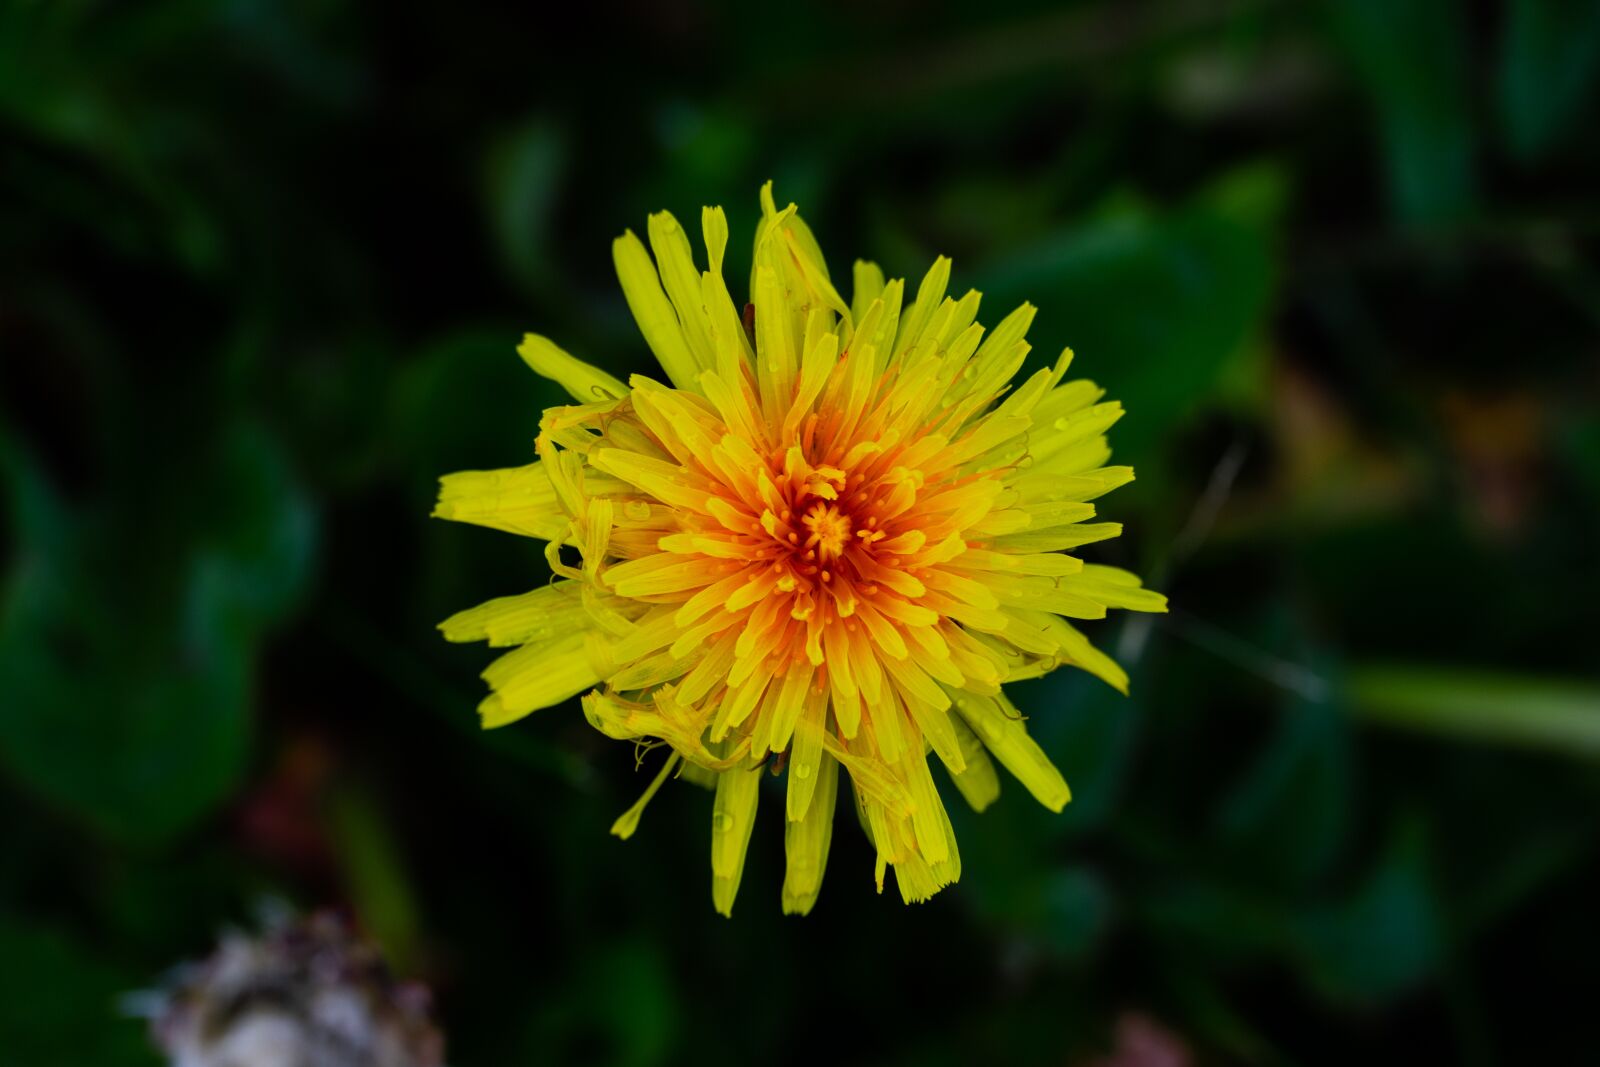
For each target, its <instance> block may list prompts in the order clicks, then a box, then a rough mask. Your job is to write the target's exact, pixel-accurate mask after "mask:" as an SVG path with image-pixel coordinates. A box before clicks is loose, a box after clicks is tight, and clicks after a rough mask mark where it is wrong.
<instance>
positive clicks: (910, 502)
mask: <svg viewBox="0 0 1600 1067" xmlns="http://www.w3.org/2000/svg"><path fill="white" fill-rule="evenodd" d="M761 206H762V218H761V222H760V223H759V224H758V226H757V231H756V239H755V260H754V267H753V270H752V272H751V280H750V292H751V303H750V304H749V305H746V306H745V308H744V310H743V312H742V313H741V311H740V309H739V308H738V307H737V306H736V305H735V304H734V302H733V298H732V296H731V295H730V293H729V291H728V287H727V285H726V283H725V282H724V281H723V277H722V260H723V252H724V250H725V248H726V246H727V240H728V226H727V221H726V219H725V218H724V216H723V213H722V209H721V208H706V209H705V210H704V212H703V213H702V217H701V228H702V232H703V234H704V239H705V244H706V251H707V257H708V265H709V269H708V270H705V271H701V270H700V269H699V268H698V267H697V266H696V265H695V262H694V258H693V254H692V252H691V249H690V245H689V240H688V237H687V236H686V235H685V234H684V231H683V229H682V227H681V226H679V225H678V222H677V220H676V219H674V218H673V217H672V216H671V215H670V214H667V213H666V212H662V213H661V214H658V215H653V216H651V217H650V222H649V227H648V236H649V239H650V247H649V249H648V250H647V249H646V248H645V245H644V243H643V242H641V241H640V240H639V238H638V237H636V236H634V234H633V233H632V232H631V231H630V232H628V233H625V234H624V235H623V236H622V237H619V238H617V240H616V242H615V245H614V246H613V253H614V256H615V260H616V266H617V276H618V277H619V279H620V280H621V282H622V290H623V293H624V295H625V296H626V298H627V302H628V307H629V308H630V309H631V310H632V312H633V315H634V317H635V319H637V321H638V323H639V329H640V332H641V333H642V334H643V335H644V339H645V341H646V343H647V344H649V346H650V349H651V351H652V352H654V353H655V356H656V359H657V360H658V361H659V362H660V364H661V367H662V370H663V371H664V372H665V376H666V381H665V382H661V381H656V380H654V379H652V378H648V377H644V376H642V375H636V376H634V377H633V378H632V379H631V380H630V381H629V382H627V383H626V384H625V383H623V382H621V381H619V380H618V379H616V378H614V377H612V376H611V375H609V374H607V373H605V372H604V371H602V370H600V369H598V368H596V367H592V366H590V365H589V364H587V363H585V362H583V361H582V360H579V359H576V358H574V357H573V356H571V355H569V354H568V353H566V352H565V351H563V350H562V349H561V348H559V347H557V346H556V345H555V344H554V343H553V342H552V341H550V340H548V339H547V338H544V337H540V336H538V335H536V334H529V335H528V336H527V337H526V338H525V339H524V341H523V343H522V346H521V347H520V348H519V349H518V352H519V353H520V354H521V356H522V358H523V359H524V360H525V361H527V363H528V365H529V366H530V367H532V368H533V370H535V371H536V372H538V373H539V374H541V375H544V376H545V377H547V378H550V379H551V380H553V381H555V382H558V383H560V384H561V385H562V386H563V387H565V388H566V390H567V391H568V392H569V393H571V394H572V396H573V398H574V400H575V401H576V403H575V404H573V405H571V406H568V407H557V408H551V409H550V410H548V411H546V412H545V413H544V417H543V419H542V420H541V422H540V432H539V436H538V439H537V442H536V450H537V453H538V460H537V461H536V462H534V463H530V464H528V465H526V466H522V467H513V468H509V469H506V470H497V471H465V472H462V473H460V474H452V475H449V476H447V477H445V478H444V479H443V480H442V484H441V489H440V493H439V503H438V507H437V508H436V509H435V511H434V514H435V515H437V516H439V517H440V518H446V519H455V520H458V521H461V522H471V523H477V524H479V525H483V526H491V527H494V528H496V529H500V530H507V531H510V532H512V533H517V534H524V535H527V536H530V537H537V538H540V539H542V540H545V541H547V542H548V544H547V546H546V558H547V559H548V561H549V564H550V568H551V570H552V571H554V572H555V574H556V578H557V580H555V581H554V582H553V583H551V584H549V585H546V586H543V587H541V588H538V589H535V590H533V591H532V592H529V593H524V594H522V595H520V596H511V597H503V598H501V599H498V600H491V601H489V602H488V603H487V604H483V605H480V606H479V607H476V608H472V609H470V610H468V611H464V612H461V613H460V614H457V615H455V616H452V617H451V618H450V619H448V620H446V621H445V622H444V623H443V624H442V626H441V629H442V630H443V631H444V634H445V636H446V637H447V638H449V639H450V640H452V641H487V642H489V644H491V645H494V646H500V647H513V651H510V652H507V653H506V654H504V655H503V656H501V657H500V658H499V659H498V660H496V661H495V662H494V663H493V664H491V665H490V666H489V668H488V670H486V671H485V672H484V677H485V679H487V681H488V682H489V685H490V688H491V693H490V695H489V697H488V698H487V699H485V700H484V702H483V703H482V705H480V707H479V711H480V712H481V714H482V718H483V724H484V725H485V726H486V727H490V726H502V725H505V724H506V723H510V722H513V721H515V720H517V719H519V718H521V717H522V716H524V715H526V714H528V713H529V712H531V711H534V710H537V709H539V708H545V707H549V706H551V705H554V704H558V703H560V702H561V701H564V700H567V699H568V698H570V697H573V696H576V695H578V694H580V693H582V694H585V695H584V697H583V710H584V714H585V715H586V716H587V717H588V719H589V721H590V723H592V724H593V725H594V726H595V728H596V729H598V730H600V731H602V732H603V733H605V734H607V735H608V736H611V737H615V738H619V739H627V740H634V741H640V740H645V741H651V742H664V743H665V744H666V745H667V746H669V747H670V750H671V753H670V755H669V756H668V758H667V761H666V763H665V764H664V765H663V766H662V768H661V769H660V771H659V773H658V774H657V775H656V777H655V779H654V781H652V783H651V784H650V786H649V788H648V789H647V790H646V791H645V794H644V796H643V797H641V798H640V800H639V803H638V804H636V805H634V807H633V808H630V809H629V810H628V811H627V812H625V813H624V814H623V816H622V817H621V818H619V819H618V820H617V822H616V824H615V825H614V826H613V827H612V831H613V832H614V833H616V834H617V835H619V836H621V837H624V838H625V837H628V836H629V835H631V834H632V833H633V831H634V829H635V827H636V826H637V825H638V821H639V816H640V814H641V812H642V811H643V809H644V806H645V804H646V803H648V801H649V800H650V798H651V797H653V796H654V795H655V793H656V791H657V790H658V789H659V788H660V787H661V785H662V783H663V782H664V781H665V780H666V779H667V778H668V777H669V776H670V775H672V774H673V773H674V772H675V771H677V772H679V773H682V772H684V771H685V770H688V771H692V772H693V773H692V775H691V776H692V777H695V778H697V779H698V780H702V781H706V780H710V781H714V782H715V789H716V799H715V801H714V804H713V811H712V820H711V827H712V833H711V870H712V898H713V901H714V903H715V905H716V907H717V909H718V910H719V911H721V912H723V913H724V914H727V913H729V912H730V911H731V909H732V907H733V900H734V895H735V894H736V893H737V891H738V888H739V880H740V875H741V872H742V871H743V868H744V857H745V851H746V849H747V847H748V844H749V841H750V833H751V830H752V828H753V826H754V824H755V816H756V806H757V801H758V799H759V796H760V792H761V789H760V782H761V776H762V770H763V768H766V767H771V768H774V769H777V768H784V767H786V770H787V779H788V780H787V793H786V796H785V803H784V812H783V818H784V822H785V826H786V830H785V836H784V842H785V849H786V851H787V854H788V873H787V876H786V877H785V879H784V885H783V908H784V910H785V911H786V912H799V913H805V912H808V911H809V910H810V909H811V906H812V905H813V903H815V901H816V899H817V894H818V892H819V890H820V888H821V885H822V872H823V869H824V867H825V865H826V863H827V858H828V847H829V844H830V842H831V840H832V834H833V820H834V807H835V804H836V803H837V800H838V794H839V788H840V783H841V770H842V776H843V779H844V780H845V781H847V782H848V784H849V787H850V788H851V789H852V790H853V792H854V798H855V806H856V808H857V811H858V813H859V814H860V818H861V823H862V825H863V827H864V828H865V829H866V832H867V835H868V837H869V838H870V839H871V841H872V844H873V846H874V847H875V848H876V850H877V855H878V862H877V881H878V887H879V889H880V890H881V889H882V887H883V876H884V872H885V870H886V868H888V867H893V868H894V872H895V881H896V883H897V884H898V886H899V888H900V892H901V895H902V896H903V897H904V898H905V899H906V900H907V901H918V900H925V899H927V898H928V897H931V896H932V895H933V894H934V893H936V892H938V891H939V890H940V889H941V888H942V887H944V886H946V885H948V884H950V883H951V882H954V881H955V880H956V879H957V878H958V877H959V876H960V873H961V859H960V854H959V853H958V851H957V849H956V841H955V835H954V833H953V831H952V830H951V826H950V820H949V818H948V816H947V815H946V813H945V809H944V805H943V803H942V802H941V800H940V797H939V792H938V789H937V788H936V786H935V785H934V781H933V776H932V774H931V772H930V769H929V765H928V757H929V753H930V752H931V753H932V754H933V755H934V756H935V757H937V759H938V760H939V761H940V762H941V763H942V764H943V765H944V767H945V769H946V771H948V772H949V774H950V775H951V777H952V779H953V780H954V782H955V784H956V787H957V788H958V789H959V790H960V792H961V793H962V795H963V796H964V797H965V798H966V799H967V801H968V802H969V803H971V804H972V806H973V807H974V808H976V809H979V810H982V809H983V808H984V807H986V806H987V805H988V804H990V803H991V802H992V801H993V800H994V799H995V797H996V796H997V795H998V793H999V790H1000V782H999V778H998V776H997V775H996V773H995V769H994V765H993V762H992V760H998V761H999V762H1000V763H1001V764H1002V765H1003V766H1004V767H1005V768H1006V769H1007V770H1008V771H1009V772H1011V774H1013V775H1014V776H1015V777H1016V778H1017V779H1018V780H1019V781H1020V782H1021V783H1022V784H1023V786H1024V787H1025V788H1027V790H1028V791H1029V792H1031V793H1032V794H1033V795H1034V796H1035V797H1036V798H1037V799H1038V800H1039V802H1040V803H1042V804H1044V805H1045V806H1046V807H1048V808H1050V809H1051V810H1052V811H1059V810H1060V809H1061V808H1062V806H1063V805H1065V804H1066V803H1067V801H1068V800H1069V799H1070V793H1069V792H1068V789H1067V784H1066V782H1065V781H1064V780H1063V779H1062V777H1061V774H1060V772H1059V771H1057V770H1056V768H1055V767H1054V766H1053V765H1052V764H1051V762H1050V760H1049V759H1048V758H1047V757H1046V756H1045V754H1044V752H1043V751H1042V750H1041V749H1040V748H1039V746H1038V745H1037V744H1036V743H1035V742H1034V741H1033V740H1032V739H1031V738H1030V737H1029V736H1028V733H1027V730H1026V728H1025V726H1024V721H1023V717H1022V715H1021V714H1020V713H1019V712H1018V711H1017V709H1016V708H1015V707H1013V706H1012V704H1011V702H1010V701H1009V700H1007V699H1006V696H1005V694H1004V692H1003V691H1002V689H1001V686H1002V684H1003V683H1004V682H1008V681H1014V680H1017V679H1022V678H1032V677H1037V676H1038V675H1040V674H1043V673H1045V672H1046V671H1050V670H1053V669H1055V668H1056V667H1058V666H1062V665H1072V666H1077V667H1081V668H1082V669H1084V670H1087V671H1089V672H1091V673H1093V674H1095V675H1096V676H1098V677H1100V678H1102V679H1104V680H1105V681H1106V682H1107V683H1109V684H1110V685H1112V686H1115V687H1116V688H1117V689H1119V690H1122V691H1124V692H1126V690H1127V676H1126V674H1124V672H1123V671H1122V669H1121V668H1120V667H1118V666H1117V664H1116V663H1115V662H1113V661H1112V660H1111V659H1110V658H1109V657H1108V656H1106V655H1105V654H1104V653H1102V652H1100V651H1099V650H1098V649H1096V648H1095V647H1094V646H1093V645H1091V644H1090V643H1089V641H1088V639H1087V638H1086V637H1085V636H1084V635H1083V634H1082V633H1081V632H1080V631H1079V630H1078V629H1077V628H1076V627H1075V626H1074V625H1073V624H1072V623H1071V622H1068V621H1067V620H1069V619H1073V620H1076V619H1099V618H1103V617H1104V616H1105V614H1106V611H1107V609H1110V608H1122V609H1127V610H1133V611H1164V610H1166V601H1165V598H1163V597H1162V596H1161V595H1160V594H1157V593H1154V592H1151V591H1150V590H1147V589H1144V588H1142V587H1141V586H1140V582H1139V579H1138V578H1137V577H1136V576H1135V575H1133V574H1130V573H1128V572H1127V571H1123V570H1118V569H1117V568H1114V567H1105V566H1097V565H1094V564H1088V563H1084V562H1082V561H1081V560H1079V559H1078V558H1077V557H1075V556H1071V555H1068V554H1067V553H1068V552H1070V551H1071V550H1073V549H1076V548H1078V547H1080V546H1082V545H1085V544H1089V543H1090V542H1094V541H1101V540H1105V539H1107V538H1111V537H1116V536H1117V535H1118V534H1119V533H1120V532H1121V529H1122V528H1121V526H1120V525H1119V524H1117V523H1107V522H1090V521H1088V520H1090V519H1092V518H1094V516H1095V508H1094V505H1093V504H1092V503H1090V501H1092V500H1094V499H1096V498H1097V497H1099V496H1101V495H1103V494H1105V493H1107V492H1110V491H1111V490H1113V489H1115V488H1117V487H1118V486H1120V485H1123V484H1124V483H1126V482H1128V481H1130V480H1132V478H1133V471H1132V470H1131V469H1129V468H1127V467H1113V466H1108V465H1107V462H1108V460H1109V459H1110V455H1111V453H1110V449H1109V448H1108V447H1107V444H1106V438H1105V432H1106V430H1107V429H1108V428H1109V427H1110V426H1111V425H1112V423H1114V422H1115V421H1116V420H1117V419H1118V418H1119V417H1120V416H1121V414H1122V407H1121V405H1120V404H1117V403H1115V402H1108V401H1103V400H1102V399H1101V397H1102V395H1103V391H1102V390H1101V389H1099V388H1098V387H1097V386H1095V385H1094V383H1092V382H1088V381H1070V382H1067V381H1063V377H1064V375H1065V374H1066V371H1067V366H1068V363H1069V362H1070V361H1071V357H1072V353H1071V352H1070V351H1067V352H1063V353H1062V355H1061V358H1060V359H1059V360H1057V362H1056V363H1055V365H1054V366H1053V367H1050V368H1047V369H1044V370H1040V371H1038V372H1037V373H1035V374H1034V375H1032V376H1031V377H1029V378H1028V379H1027V380H1026V381H1024V382H1022V383H1021V384H1020V385H1017V386H1015V388H1013V383H1012V377H1013V376H1014V375H1015V374H1016V373H1017V371H1018V370H1019V369H1020V368H1021V366H1022V364H1023V360H1024V358H1025V357H1026V356H1027V353H1028V350H1029V346H1028V343H1027V342H1026V341H1025V340H1024V339H1023V337H1024V335H1025V334H1026V332H1027V329H1028V326H1029V323H1030V322H1031V321H1032V319H1033V314H1034V309H1033V308H1032V307H1031V306H1030V305H1027V304H1024V305H1023V306H1022V307H1019V308H1017V309H1016V310H1015V311H1013V312H1012V313H1011V314H1009V315H1007V316H1006V317H1005V318H1004V319H1002V320H1001V321H1000V323H999V324H998V325H997V326H995V327H994V329H992V330H990V331H988V332H987V334H986V333H985V331H984V329H983V327H982V326H980V325H978V324H977V322H976V321H975V320H976V317H977V313H978V299H979V295H978V293H976V292H973V291H969V292H967V293H966V294H965V295H964V296H962V297H960V298H959V299H958V298H953V297H951V296H948V295H946V288H947V286H948V284H949V280H950V261H949V260H948V259H945V258H943V257H941V258H940V259H938V260H937V261H935V263H934V265H933V267H932V269H931V270H929V271H928V274H927V276H926V277H925V278H924V279H923V281H922V283H921V284H920V285H919V286H918V287H917V290H916V293H915V295H914V296H913V297H912V298H911V300H910V303H909V304H908V303H907V302H906V299H905V286H904V283H903V282H902V281H901V280H899V279H895V280H892V281H885V280H884V277H883V273H882V272H881V271H880V270H879V269H878V268H877V267H876V266H875V265H873V264H871V263H862V262H858V263H857V264H856V266H855V271H854V291H853V293H852V300H851V302H850V303H849V304H846V303H845V301H844V299H843V298H842V297H841V296H840V295H839V292H838V290H836V289H835V288H834V286H833V283H832V281H831V280H830V278H829V274H828V268H827V265H826V263H825V262H824V261H823V258H822V253H821V250H820V249H819V248H818V247H817V242H816V240H815V238H813V237H812V235H811V231H810V229H809V228H808V227H807V226H806V224H805V223H804V222H803V221H802V220H801V218H800V216H799V214H798V213H797V212H796V209H795V207H794V205H793V204H791V205H789V206H788V207H786V208H784V209H783V210H781V211H780V210H778V209H777V207H776V205H775V203H774V201H773V199H772V188H771V184H770V183H769V184H768V185H767V186H766V187H765V188H763V189H762V190H761ZM652 253H653V254H654V258H652ZM563 548H566V549H568V550H569V551H568V552H567V554H566V555H565V556H563V554H562V551H561V550H562V549H563Z"/></svg>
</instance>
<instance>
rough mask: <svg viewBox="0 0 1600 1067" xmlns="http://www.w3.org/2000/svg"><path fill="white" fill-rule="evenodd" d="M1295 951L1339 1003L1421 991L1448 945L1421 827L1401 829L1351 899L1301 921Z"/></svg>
mask: <svg viewBox="0 0 1600 1067" xmlns="http://www.w3.org/2000/svg"><path fill="white" fill-rule="evenodd" d="M1293 936H1294V952H1295V954H1296V956H1297V958H1298V960H1299V963H1300V966H1301V969H1302V973H1303V974H1304V976H1305V978H1306V980H1307V981H1308V982H1309V983H1310V984H1311V986H1312V987H1313V988H1314V989H1316V990H1317V991H1318V992H1320V993H1321V994H1322V995H1323V996H1325V997H1327V998H1328V999H1329V1000H1332V1001H1334V1002H1337V1003H1348V1004H1377V1003H1383V1002H1386V1001H1390V1000H1393V999H1394V998H1396V997H1398V996H1400V995H1401V994H1403V993H1405V992H1407V991H1409V990H1411V989H1413V988H1415V987H1416V986H1417V985H1418V984H1420V983H1421V982H1422V980H1423V979H1424V978H1425V977H1427V975H1428V974H1429V973H1431V972H1432V971H1433V970H1434V968H1435V967H1436V966H1437V965H1438V963H1439V959H1440V955H1441V952H1442V947H1443V938H1442V936H1441V931H1440V916H1439V909H1438V902H1437V900H1436V897H1435V894H1434V892H1433V890H1432V887H1431V885H1430V884H1429V878H1428V871H1427V852H1426V849H1425V847H1424V837H1423V834H1422V830H1421V827H1420V826H1416V825H1404V826H1401V827H1400V828H1399V829H1398V830H1397V831H1396V833H1395V834H1394V836H1393V839H1392V840H1391V842H1390V844H1389V847H1388V848H1387V849H1386V850H1385V852H1384V853H1383V854H1382V855H1381V856H1380V857H1379V859H1378V861H1377V863H1376V864H1375V865H1374V867H1373V870H1372V871H1371V873H1370V874H1369V875H1368V876H1367V878H1366V880H1365V881H1364V882H1363V883H1362V884H1361V885H1360V886H1359V887H1358V888H1357V889H1356V890H1355V892H1354V893H1352V894H1351V895H1350V896H1349V897H1348V898H1347V899H1345V900H1343V901H1339V902H1337V903H1335V904H1332V905H1329V906H1326V907H1323V908H1319V909H1316V910H1314V911H1312V912H1310V913H1307V914H1304V915H1302V916H1300V917H1299V918H1298V919H1297V921H1296V923H1295V925H1294V930H1293Z"/></svg>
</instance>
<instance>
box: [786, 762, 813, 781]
mask: <svg viewBox="0 0 1600 1067" xmlns="http://www.w3.org/2000/svg"><path fill="white" fill-rule="evenodd" d="M790 770H792V771H793V772H794V776H795V777H796V778H799V779H801V780H802V781H804V780H805V779H807V778H810V777H811V764H809V763H796V764H795V765H794V766H793V767H791V768H790Z"/></svg>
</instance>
